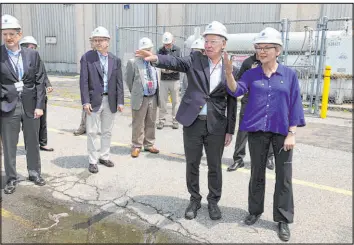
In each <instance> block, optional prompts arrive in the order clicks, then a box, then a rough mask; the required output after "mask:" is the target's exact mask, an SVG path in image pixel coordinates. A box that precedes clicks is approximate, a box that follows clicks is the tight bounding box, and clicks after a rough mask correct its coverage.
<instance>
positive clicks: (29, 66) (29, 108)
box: [0, 45, 45, 118]
mask: <svg viewBox="0 0 354 245" xmlns="http://www.w3.org/2000/svg"><path fill="white" fill-rule="evenodd" d="M21 56H22V61H23V70H24V74H23V77H22V80H23V84H24V87H23V91H22V93H21V98H22V103H23V108H24V111H25V113H26V115H27V116H28V117H32V118H33V117H34V110H35V109H43V108H44V100H45V86H44V72H43V63H42V61H41V58H40V56H39V54H38V52H37V51H35V50H33V49H28V48H24V47H22V48H21ZM9 59H10V58H9V56H8V53H7V50H6V48H5V46H4V45H2V46H1V76H0V77H1V94H0V101H1V114H2V116H7V115H9V112H11V111H13V110H14V109H15V108H16V104H17V101H18V99H19V96H18V92H17V90H16V87H15V83H16V82H18V77H17V75H16V72H15V70H14V68H13V67H12V64H11V61H10V60H9Z"/></svg>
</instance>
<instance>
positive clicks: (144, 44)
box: [139, 37, 154, 49]
mask: <svg viewBox="0 0 354 245" xmlns="http://www.w3.org/2000/svg"><path fill="white" fill-rule="evenodd" d="M152 47H154V44H152V41H151V39H150V38H147V37H143V38H142V39H140V40H139V49H150V48H152Z"/></svg>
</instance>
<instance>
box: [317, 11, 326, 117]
mask: <svg viewBox="0 0 354 245" xmlns="http://www.w3.org/2000/svg"><path fill="white" fill-rule="evenodd" d="M327 23H328V18H327V16H324V17H323V18H322V25H321V28H322V31H321V51H320V57H319V63H318V76H317V86H316V99H315V111H314V113H315V114H318V111H319V110H318V108H319V101H320V89H321V84H322V74H323V72H322V71H323V63H324V57H325V51H326V50H325V49H326V47H325V46H326V34H327Z"/></svg>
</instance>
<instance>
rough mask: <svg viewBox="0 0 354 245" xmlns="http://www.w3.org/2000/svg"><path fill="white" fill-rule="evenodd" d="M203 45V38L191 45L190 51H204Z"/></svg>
mask: <svg viewBox="0 0 354 245" xmlns="http://www.w3.org/2000/svg"><path fill="white" fill-rule="evenodd" d="M204 43H205V41H204V38H203V37H200V38H198V39H197V40H195V41H194V42H193V43H192V45H191V49H194V48H196V49H203V50H204V49H205V48H204Z"/></svg>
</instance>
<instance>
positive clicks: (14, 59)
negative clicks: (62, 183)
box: [0, 14, 45, 194]
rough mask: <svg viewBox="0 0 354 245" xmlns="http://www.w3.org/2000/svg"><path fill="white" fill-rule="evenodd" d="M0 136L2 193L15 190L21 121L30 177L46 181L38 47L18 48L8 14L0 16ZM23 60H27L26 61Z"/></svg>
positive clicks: (16, 31)
mask: <svg viewBox="0 0 354 245" xmlns="http://www.w3.org/2000/svg"><path fill="white" fill-rule="evenodd" d="M1 32H2V38H3V40H4V45H2V46H1V55H2V58H1V63H2V64H1V91H2V92H1V95H0V100H1V136H2V142H3V144H4V160H5V163H4V165H5V172H6V178H7V181H6V186H5V188H4V193H6V194H12V193H13V192H14V191H15V190H16V185H17V172H16V151H17V143H18V137H19V132H20V129H21V123H22V126H23V134H24V139H25V144H26V146H27V148H26V159H27V169H28V174H29V180H30V181H33V182H34V183H35V184H36V185H40V186H42V185H45V180H44V179H43V178H42V177H41V158H40V154H39V141H38V139H39V136H38V130H39V124H40V122H39V118H40V117H41V116H42V115H43V108H44V100H45V87H44V77H45V75H44V72H43V71H44V69H43V67H42V65H43V63H42V61H41V58H40V56H39V54H38V52H37V51H35V50H32V49H27V48H21V46H20V45H19V42H20V40H21V38H22V31H21V26H20V24H19V21H18V20H17V19H16V18H15V17H13V16H11V15H7V14H6V15H3V16H2V17H1ZM25 61H26V62H25Z"/></svg>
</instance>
